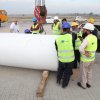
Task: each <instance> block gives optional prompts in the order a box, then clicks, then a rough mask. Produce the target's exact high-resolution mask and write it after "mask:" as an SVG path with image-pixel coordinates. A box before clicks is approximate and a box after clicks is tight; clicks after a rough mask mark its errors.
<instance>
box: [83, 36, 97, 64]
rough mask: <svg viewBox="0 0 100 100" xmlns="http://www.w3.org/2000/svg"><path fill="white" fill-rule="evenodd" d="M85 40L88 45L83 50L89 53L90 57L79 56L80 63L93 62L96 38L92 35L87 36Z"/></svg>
mask: <svg viewBox="0 0 100 100" xmlns="http://www.w3.org/2000/svg"><path fill="white" fill-rule="evenodd" d="M86 39H87V41H88V45H87V47H86V48H85V51H89V52H90V53H91V55H90V56H89V57H87V56H85V55H84V54H81V61H83V62H90V61H94V59H95V53H96V50H97V38H96V36H94V35H88V36H87V37H86Z"/></svg>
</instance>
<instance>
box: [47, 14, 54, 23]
mask: <svg viewBox="0 0 100 100" xmlns="http://www.w3.org/2000/svg"><path fill="white" fill-rule="evenodd" d="M53 22H54V18H53V17H52V16H47V18H46V23H48V24H52V23H53Z"/></svg>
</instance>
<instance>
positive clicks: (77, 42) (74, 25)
mask: <svg viewBox="0 0 100 100" xmlns="http://www.w3.org/2000/svg"><path fill="white" fill-rule="evenodd" d="M71 26H72V32H73V33H74V34H76V36H77V39H76V40H75V61H74V68H75V69H76V68H78V66H79V64H80V52H79V46H80V45H81V43H82V31H80V29H79V28H78V23H77V22H75V21H74V22H72V24H71Z"/></svg>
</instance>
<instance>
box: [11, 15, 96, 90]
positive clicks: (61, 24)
mask: <svg viewBox="0 0 100 100" xmlns="http://www.w3.org/2000/svg"><path fill="white" fill-rule="evenodd" d="M17 21H18V20H15V21H14V22H13V23H12V24H11V26H10V32H15V33H17V32H19V26H18V23H17ZM32 21H33V25H32V26H31V28H30V29H29V30H25V32H26V33H32V34H38V33H40V30H41V29H40V28H41V24H40V23H38V20H37V18H33V19H32ZM93 23H94V19H90V20H89V21H88V22H86V23H85V25H84V26H83V24H81V25H80V24H79V23H78V22H77V21H73V22H72V23H71V25H70V23H68V22H67V20H66V18H64V19H63V20H62V21H59V18H58V16H55V17H54V23H53V24H52V34H53V35H59V36H58V38H57V39H56V40H55V47H56V50H57V57H58V71H57V83H58V84H62V88H65V87H66V86H68V83H69V81H70V78H71V75H72V74H73V68H75V69H76V68H78V67H79V68H80V80H79V82H78V83H77V85H78V86H79V87H81V88H83V89H86V88H87V87H88V88H90V87H91V85H92V67H93V64H94V60H95V53H96V50H97V37H96V31H95V27H94V25H93ZM42 30H43V27H42Z"/></svg>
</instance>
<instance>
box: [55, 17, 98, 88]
mask: <svg viewBox="0 0 100 100" xmlns="http://www.w3.org/2000/svg"><path fill="white" fill-rule="evenodd" d="M93 21H94V20H93V19H90V20H89V22H87V23H85V25H84V26H82V25H79V23H77V22H76V21H73V22H72V24H71V25H70V24H69V23H68V22H67V21H66V20H65V19H64V21H63V22H62V33H61V35H60V36H59V37H58V38H57V39H56V41H55V46H56V50H57V56H58V65H59V66H58V71H57V83H58V84H62V88H65V87H66V86H68V83H69V80H70V77H71V75H72V74H73V68H77V67H78V66H79V68H80V79H79V82H78V83H77V85H78V86H79V87H81V88H83V89H86V88H87V87H88V88H90V87H91V85H92V67H93V64H94V60H95V53H96V50H97V44H98V43H97V37H96V35H95V34H94V31H95V27H94V25H93ZM57 23H59V21H58V22H57ZM54 24H55V22H54ZM56 25H57V27H58V29H57V27H56V26H53V27H55V28H53V29H55V31H56V32H57V34H58V33H59V32H60V31H59V29H60V28H59V25H58V24H56ZM80 26H81V27H80ZM55 31H54V32H55ZM56 32H55V33H56Z"/></svg>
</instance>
